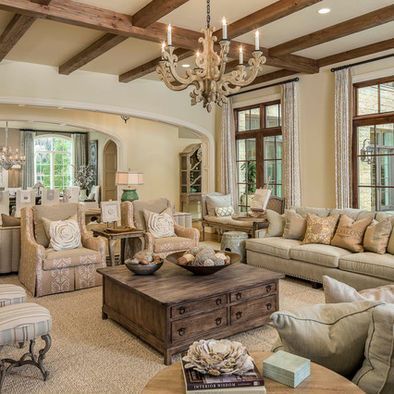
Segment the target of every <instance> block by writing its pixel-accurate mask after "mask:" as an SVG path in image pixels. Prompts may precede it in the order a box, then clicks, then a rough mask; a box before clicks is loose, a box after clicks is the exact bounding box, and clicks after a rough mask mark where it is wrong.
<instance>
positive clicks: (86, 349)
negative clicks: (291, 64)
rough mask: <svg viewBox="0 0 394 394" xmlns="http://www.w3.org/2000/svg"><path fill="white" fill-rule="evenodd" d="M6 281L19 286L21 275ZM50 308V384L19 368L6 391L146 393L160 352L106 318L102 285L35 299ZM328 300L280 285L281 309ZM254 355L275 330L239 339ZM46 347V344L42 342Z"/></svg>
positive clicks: (291, 283) (289, 282)
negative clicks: (102, 312) (102, 305)
mask: <svg viewBox="0 0 394 394" xmlns="http://www.w3.org/2000/svg"><path fill="white" fill-rule="evenodd" d="M0 283H14V284H18V283H19V282H18V278H17V276H16V275H11V276H10V275H7V276H3V277H1V278H0ZM28 301H32V302H36V303H38V304H41V305H43V306H45V307H46V308H48V309H49V310H50V312H51V314H52V318H53V329H52V339H53V344H52V348H51V349H50V351H49V352H48V355H47V358H46V360H45V363H46V366H47V368H48V370H49V372H50V376H49V379H48V381H47V382H44V381H43V380H42V378H41V374H40V373H39V371H38V370H36V369H35V368H34V367H27V366H26V367H23V368H19V369H15V370H14V372H13V373H12V375H9V376H8V377H7V378H6V381H5V383H4V391H3V392H4V393H18V394H20V393H140V392H141V390H142V389H143V387H144V386H145V384H146V383H147V382H148V380H149V379H150V378H152V377H153V376H154V375H155V374H156V373H157V372H158V371H159V370H160V369H161V368H164V365H163V359H162V357H161V355H160V354H159V353H157V352H156V351H155V350H153V349H152V348H151V347H149V346H148V345H146V344H144V343H143V342H141V341H140V340H138V339H137V338H136V337H134V336H133V335H132V334H130V333H129V332H127V331H126V330H125V329H123V328H122V327H121V326H119V325H118V324H116V323H115V322H113V321H111V320H102V319H101V302H102V300H101V287H97V288H93V289H86V290H80V291H75V292H72V293H66V294H59V295H51V296H47V297H42V298H35V299H33V298H31V297H29V299H28ZM322 302H323V292H322V291H321V290H314V289H312V288H311V286H310V284H308V283H305V282H302V281H298V280H293V279H284V280H281V281H280V303H281V304H280V308H281V309H282V310H284V309H286V310H291V309H294V308H298V307H300V306H303V305H310V304H316V303H322ZM232 339H234V340H237V341H240V342H242V343H243V344H244V345H245V346H246V347H247V348H248V349H249V350H250V351H254V350H263V351H264V350H265V351H268V350H270V349H271V346H272V345H273V343H274V342H275V341H276V339H277V334H276V332H275V330H274V329H273V328H272V327H271V326H269V325H267V326H265V327H262V328H259V329H255V330H251V331H248V332H246V333H243V334H239V335H235V336H234V337H232ZM39 344H40V345H41V342H40V343H39ZM20 352H21V350H16V349H14V348H10V347H5V348H3V349H2V350H1V357H2V358H4V357H9V356H13V357H15V356H16V355H17V354H20Z"/></svg>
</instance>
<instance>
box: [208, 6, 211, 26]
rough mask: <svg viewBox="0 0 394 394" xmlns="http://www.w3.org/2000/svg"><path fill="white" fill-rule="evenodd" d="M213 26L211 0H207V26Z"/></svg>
mask: <svg viewBox="0 0 394 394" xmlns="http://www.w3.org/2000/svg"><path fill="white" fill-rule="evenodd" d="M210 27H211V0H207V28H208V29H209V28H210Z"/></svg>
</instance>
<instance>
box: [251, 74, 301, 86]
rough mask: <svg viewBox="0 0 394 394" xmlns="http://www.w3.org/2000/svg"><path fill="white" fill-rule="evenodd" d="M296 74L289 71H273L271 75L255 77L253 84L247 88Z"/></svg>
mask: <svg viewBox="0 0 394 394" xmlns="http://www.w3.org/2000/svg"><path fill="white" fill-rule="evenodd" d="M295 74H298V73H297V72H295V71H290V70H277V71H273V72H271V73H268V74H263V75H260V76H259V77H257V78H256V79H255V80H254V81H253V83H252V84H251V85H249V86H253V85H258V84H260V83H264V82H269V81H273V80H275V79H279V78H285V77H290V76H291V75H295Z"/></svg>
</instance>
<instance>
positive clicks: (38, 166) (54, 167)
mask: <svg viewBox="0 0 394 394" xmlns="http://www.w3.org/2000/svg"><path fill="white" fill-rule="evenodd" d="M71 163H72V140H71V138H67V137H58V136H47V135H44V136H38V137H36V138H35V139H34V177H35V181H36V182H38V181H40V182H42V183H43V185H44V186H45V187H47V188H51V189H64V188H65V187H68V186H71V184H72V166H71Z"/></svg>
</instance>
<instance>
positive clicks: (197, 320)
mask: <svg viewBox="0 0 394 394" xmlns="http://www.w3.org/2000/svg"><path fill="white" fill-rule="evenodd" d="M227 324H228V322H227V309H226V308H222V309H218V310H216V311H214V312H210V313H205V314H203V315H199V316H195V317H191V318H188V319H183V320H177V321H174V322H172V323H171V339H172V342H179V341H184V340H185V339H187V338H190V337H193V336H194V335H196V334H198V335H200V334H202V333H204V332H207V331H212V330H213V329H215V328H221V327H225V326H227Z"/></svg>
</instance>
